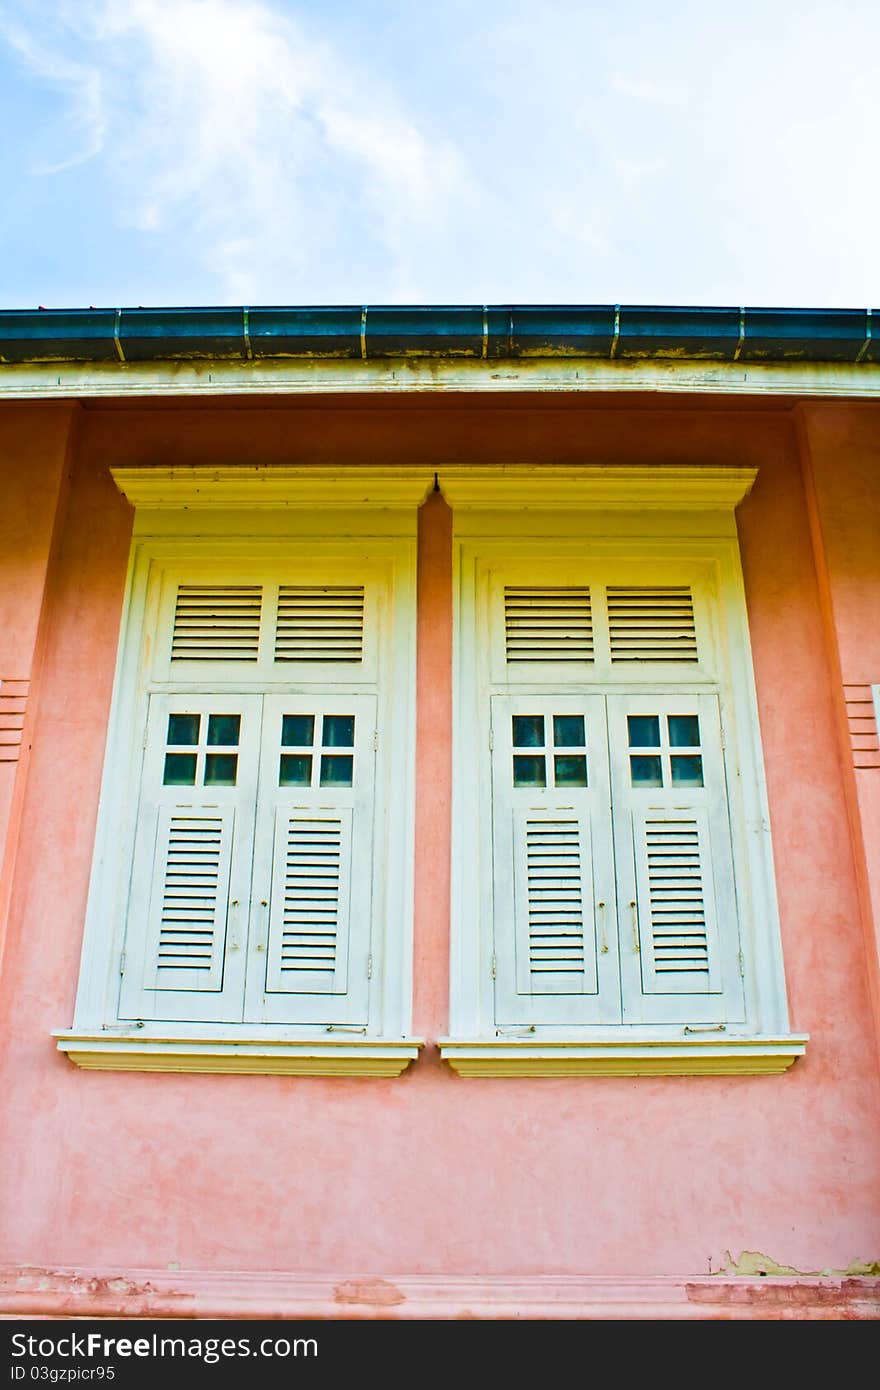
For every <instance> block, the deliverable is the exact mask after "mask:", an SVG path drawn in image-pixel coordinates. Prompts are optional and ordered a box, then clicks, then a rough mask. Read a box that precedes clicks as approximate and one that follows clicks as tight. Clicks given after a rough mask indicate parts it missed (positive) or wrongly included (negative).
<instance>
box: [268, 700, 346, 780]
mask: <svg viewBox="0 0 880 1390" xmlns="http://www.w3.org/2000/svg"><path fill="white" fill-rule="evenodd" d="M354 721H355V716H354V715H353V714H323V715H321V714H285V715H282V719H281V749H282V752H281V758H280V762H279V768H278V785H279V786H281V787H313V786H318V787H351V786H353V785H354ZM343 749H346V750H347V749H351V752H343V751H341V750H343Z"/></svg>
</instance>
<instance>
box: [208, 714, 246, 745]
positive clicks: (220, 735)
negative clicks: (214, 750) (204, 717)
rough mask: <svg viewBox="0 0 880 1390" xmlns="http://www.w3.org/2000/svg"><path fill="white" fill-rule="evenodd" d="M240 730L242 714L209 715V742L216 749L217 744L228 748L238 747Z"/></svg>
mask: <svg viewBox="0 0 880 1390" xmlns="http://www.w3.org/2000/svg"><path fill="white" fill-rule="evenodd" d="M240 730H241V715H240V714H209V715H208V742H209V743H211V744H213V745H214V746H215V747H216V746H217V744H220V745H221V746H225V747H226V748H235V747H237V745H238V738H239V732H240Z"/></svg>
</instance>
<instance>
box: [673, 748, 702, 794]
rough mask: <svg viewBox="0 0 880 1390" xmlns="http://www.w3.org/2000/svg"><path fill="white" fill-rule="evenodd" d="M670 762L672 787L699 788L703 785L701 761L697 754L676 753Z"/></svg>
mask: <svg viewBox="0 0 880 1390" xmlns="http://www.w3.org/2000/svg"><path fill="white" fill-rule="evenodd" d="M670 761H671V763H672V785H673V786H674V787H701V786H702V785H703V759H702V758H701V757H700V755H699V753H693V754H689V753H676V755H675V756H674V757H673V758H671V759H670Z"/></svg>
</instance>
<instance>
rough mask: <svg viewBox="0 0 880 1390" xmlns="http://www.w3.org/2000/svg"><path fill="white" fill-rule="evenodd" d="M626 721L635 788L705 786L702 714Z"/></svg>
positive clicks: (640, 716)
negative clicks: (700, 717) (701, 740)
mask: <svg viewBox="0 0 880 1390" xmlns="http://www.w3.org/2000/svg"><path fill="white" fill-rule="evenodd" d="M626 722H627V738H628V743H629V766H630V782H631V785H632V786H633V787H634V788H635V789H637V790H646V789H649V788H657V787H681V788H685V787H686V788H690V789H696V788H699V787H702V786H704V785H705V784H704V781H703V757H702V746H701V743H700V720H699V715H696V714H666V715H662V716H661V715H659V714H629V715H627V721H626Z"/></svg>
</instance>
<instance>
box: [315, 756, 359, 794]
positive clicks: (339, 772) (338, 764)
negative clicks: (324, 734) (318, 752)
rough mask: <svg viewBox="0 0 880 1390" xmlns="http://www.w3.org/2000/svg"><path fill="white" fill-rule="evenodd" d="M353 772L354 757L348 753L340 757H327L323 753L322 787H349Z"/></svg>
mask: <svg viewBox="0 0 880 1390" xmlns="http://www.w3.org/2000/svg"><path fill="white" fill-rule="evenodd" d="M353 773H354V758H353V757H352V756H351V754H350V753H349V754H348V755H347V756H346V755H345V754H343V755H342V756H341V757H340V756H338V755H337V756H335V757H329V756H327V754H325V755H324V757H323V758H322V759H321V786H322V787H350V786H351V779H352V775H353Z"/></svg>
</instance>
